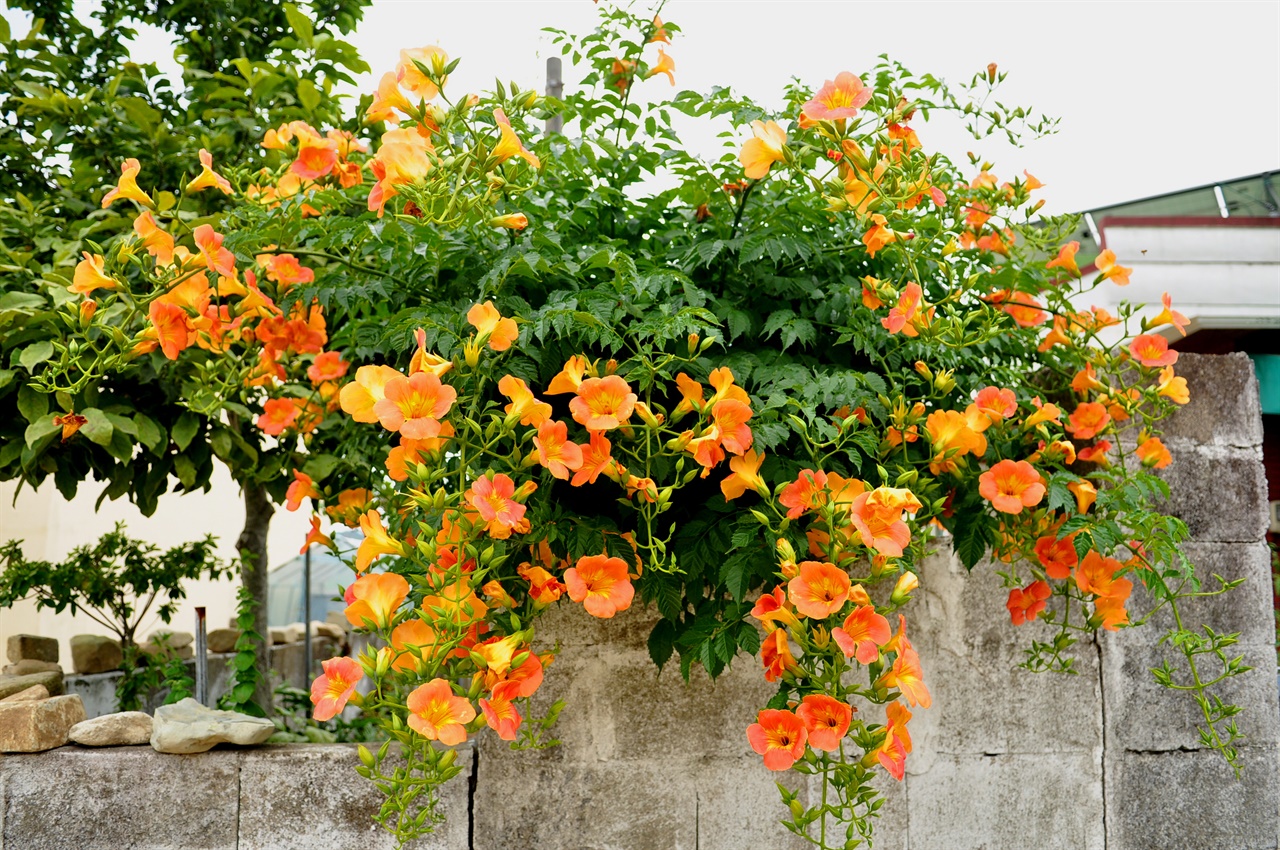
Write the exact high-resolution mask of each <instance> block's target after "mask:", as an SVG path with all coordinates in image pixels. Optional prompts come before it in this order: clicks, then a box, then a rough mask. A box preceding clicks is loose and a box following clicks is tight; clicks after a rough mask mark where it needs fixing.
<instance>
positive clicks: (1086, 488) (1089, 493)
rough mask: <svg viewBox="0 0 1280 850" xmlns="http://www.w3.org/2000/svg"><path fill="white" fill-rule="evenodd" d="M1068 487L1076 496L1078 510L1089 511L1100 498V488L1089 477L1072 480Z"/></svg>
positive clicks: (1081, 511)
mask: <svg viewBox="0 0 1280 850" xmlns="http://www.w3.org/2000/svg"><path fill="white" fill-rule="evenodd" d="M1067 489H1068V490H1070V491H1071V495H1073V496H1075V497H1076V511H1078V512H1079V513H1082V514H1083V513H1088V511H1089V507H1090V506H1091V505H1093V503H1094V502H1096V501H1097V500H1098V488H1096V487H1094V486H1093V482H1091V481H1089V480H1087V479H1084V478H1081V479H1080V480H1079V481H1072V482H1071V483H1070V484H1068V485H1067Z"/></svg>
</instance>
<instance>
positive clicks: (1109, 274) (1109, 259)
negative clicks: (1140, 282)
mask: <svg viewBox="0 0 1280 850" xmlns="http://www.w3.org/2000/svg"><path fill="white" fill-rule="evenodd" d="M1093 264H1094V266H1096V267H1097V269H1098V274H1100V275H1102V277H1103V278H1104V279H1106V280H1111V281H1114V282H1115V284H1116V286H1128V285H1129V275H1130V274H1131V273H1132V272H1133V269H1131V268H1126V267H1125V266H1121V265H1118V264H1117V263H1116V252H1115V251H1112V250H1111V249H1110V248H1108V249H1107V250H1105V251H1103V252H1102V253H1101V254H1099V255H1098V258H1097V259H1096V260H1094V261H1093Z"/></svg>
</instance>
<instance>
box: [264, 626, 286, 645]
mask: <svg viewBox="0 0 1280 850" xmlns="http://www.w3.org/2000/svg"><path fill="white" fill-rule="evenodd" d="M267 637H269V638H270V639H271V645H272V646H279V645H280V644H282V643H289V631H288V629H281V628H278V627H277V628H272V629H267Z"/></svg>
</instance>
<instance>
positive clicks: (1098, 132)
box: [8, 0, 1280, 213]
mask: <svg viewBox="0 0 1280 850" xmlns="http://www.w3.org/2000/svg"><path fill="white" fill-rule="evenodd" d="M89 1H90V0H82V2H89ZM594 13H595V7H594V4H592V3H589V2H587V0H538V1H537V2H535V0H523V2H518V1H517V0H490V2H483V0H467V1H466V2H457V0H438V1H437V0H430V1H428V0H376V2H375V3H374V5H373V7H372V8H371V9H369V10H367V11H366V13H365V20H364V22H363V24H362V25H361V27H360V29H359V30H358V31H357V32H356V34H355V37H354V39H353V40H354V42H355V43H356V45H357V46H358V47H359V48H360V51H361V54H362V55H363V56H364V58H365V60H366V61H367V62H369V64H370V65H371V66H372V67H373V73H372V74H371V75H370V76H369V79H368V83H367V87H369V88H372V86H373V85H374V83H375V81H376V79H377V77H379V76H381V74H382V73H383V72H384V71H387V70H390V69H391V68H392V67H393V66H394V64H395V61H396V55H397V51H398V50H399V49H400V48H401V47H414V46H422V45H425V44H439V45H440V46H442V47H444V48H445V50H446V51H448V53H449V54H450V56H451V57H462V60H463V61H462V63H461V64H460V66H459V68H458V70H457V72H456V73H455V74H454V76H453V80H452V82H451V85H450V89H451V90H476V89H480V88H485V87H490V86H492V81H493V79H494V77H495V76H500V77H501V78H502V79H503V81H504V82H505V81H509V80H512V79H514V80H516V81H517V82H519V83H520V84H521V85H522V86H526V87H536V88H538V89H539V90H541V89H542V87H543V74H544V65H545V59H546V57H547V56H550V55H555V53H556V51H555V49H554V47H553V46H552V45H551V43H550V40H549V37H548V36H546V35H545V34H543V33H541V32H540V30H541V28H542V27H545V26H556V27H559V28H562V29H569V30H578V31H581V30H583V29H586V28H590V27H591V26H592V25H593V21H594ZM8 16H9V17H10V18H11V19H13V18H15V17H16V15H15V13H13V12H10V13H8ZM663 18H664V19H665V20H668V21H673V22H675V23H676V24H678V25H679V26H680V27H681V29H682V32H681V34H680V35H679V36H677V37H676V38H675V40H674V44H673V45H671V47H670V48H669V50H668V52H669V53H670V55H671V56H672V57H673V58H674V59H675V61H676V82H677V85H676V87H675V88H674V89H672V88H670V87H669V86H668V84H667V82H666V81H665V79H663V78H655V79H653V80H650V81H648V82H647V83H645V84H644V91H645V93H646V94H647V95H651V96H653V97H659V96H662V95H663V94H666V93H672V94H673V93H675V92H677V91H679V90H681V89H683V88H694V89H698V90H704V91H705V90H707V89H709V88H710V87H711V86H713V85H726V84H728V85H731V86H733V87H734V88H736V89H739V90H741V91H743V92H745V93H747V94H749V95H751V96H752V97H754V98H757V99H759V100H761V101H763V102H764V103H766V104H774V103H777V102H778V101H779V100H780V92H781V89H782V87H783V85H784V84H785V83H786V82H787V80H788V79H789V78H790V77H792V76H796V77H799V78H800V79H802V80H804V81H805V82H808V83H810V84H812V85H813V86H814V87H817V86H819V85H821V84H822V82H823V80H825V79H828V78H831V77H834V76H835V74H837V73H838V72H840V71H842V70H850V71H853V72H855V73H859V74H862V73H864V72H865V71H867V70H868V69H869V68H870V67H871V66H872V65H874V64H875V61H876V57H877V56H878V55H879V54H881V53H887V54H889V55H890V56H891V57H892V58H895V59H897V60H899V61H901V62H902V63H904V64H905V65H906V66H907V67H909V68H911V69H912V70H914V71H916V72H917V73H922V72H926V71H927V72H931V73H933V74H934V75H936V76H939V77H942V78H944V79H946V80H948V81H950V82H955V83H959V82H962V81H965V80H968V79H969V78H970V77H971V76H972V74H973V73H974V72H975V71H977V70H979V69H981V68H984V67H985V66H986V65H987V63H988V62H996V63H997V64H998V65H999V67H1000V68H1001V70H1003V71H1008V72H1009V77H1008V79H1007V80H1006V82H1005V84H1004V86H1003V87H1002V89H1001V91H1000V94H999V97H1000V99H1001V101H1002V102H1004V103H1006V104H1021V105H1027V104H1030V105H1032V106H1034V107H1035V108H1036V109H1037V110H1038V111H1042V112H1047V113H1048V114H1050V115H1056V116H1059V117H1061V119H1062V124H1061V129H1060V132H1059V133H1058V135H1056V136H1053V137H1050V138H1048V139H1045V140H1041V141H1039V142H1036V143H1033V144H1032V145H1031V146H1029V147H1028V148H1026V149H1024V150H1021V151H1014V150H1010V149H1008V147H1007V146H1005V145H1001V144H999V143H998V142H997V141H996V140H995V138H996V137H991V138H988V139H986V140H984V141H983V142H980V143H979V142H972V141H970V140H968V138H967V136H965V134H964V133H963V131H961V130H958V128H956V127H947V126H929V127H921V126H920V125H919V122H917V123H916V128H917V131H918V132H919V134H920V136H921V140H922V141H923V142H924V144H925V146H926V147H927V148H932V149H941V150H942V151H943V152H945V153H947V154H948V155H950V156H951V157H952V158H953V159H955V160H957V161H960V159H961V158H962V157H963V154H964V152H965V151H966V150H974V151H976V152H977V153H980V154H982V155H984V156H986V157H987V158H988V159H993V160H995V162H996V169H995V170H996V173H997V174H998V175H999V176H1000V177H1001V178H1007V177H1012V176H1013V175H1015V174H1018V173H1020V172H1021V171H1022V169H1024V168H1026V169H1029V170H1030V171H1031V172H1032V173H1034V174H1035V175H1036V176H1037V177H1038V178H1040V180H1042V181H1043V182H1044V183H1045V184H1046V188H1045V190H1044V192H1043V197H1045V198H1046V199H1047V200H1048V204H1047V206H1046V208H1045V212H1046V213H1054V212H1071V211H1076V210H1081V209H1087V208H1090V207H1097V206H1102V205H1105V204H1109V203H1114V202H1119V201H1125V200H1131V199H1134V198H1139V197H1143V196H1147V195H1153V194H1160V193H1164V192H1170V191H1176V190H1179V189H1184V188H1188V187H1191V186H1196V185H1201V184H1205V183H1211V182H1214V181H1218V180H1227V179H1230V178H1234V177H1240V176H1244V175H1247V174H1252V173H1256V172H1259V171H1265V170H1269V169H1274V168H1277V167H1280V51H1278V50H1277V35H1280V2H1275V0H1268V2H1223V1H1222V0H1218V2H1169V0H1164V1H1163V2H1114V0H1113V1H1112V2H1079V0H1076V2H1063V3H1059V2H1031V0H1022V2H982V3H977V2H971V3H960V2H952V3H939V2H914V3H913V2H903V0H895V2H885V0H879V2H851V0H846V1H845V2H818V0H788V2H779V1H778V0H773V2H750V0H669V2H668V3H667V5H666V7H665V9H664V10H663ZM16 22H17V21H16V20H15V23H16ZM135 47H136V50H137V56H136V58H137V59H138V60H139V61H161V62H163V63H165V64H168V65H169V66H170V67H173V66H172V62H171V60H169V59H168V56H167V54H168V52H169V51H168V49H167V48H166V47H165V45H164V43H163V41H162V40H160V39H157V38H156V37H155V36H154V35H151V34H143V35H142V36H140V37H139V39H138V41H137V43H136V46H135ZM651 49H652V48H651ZM565 76H566V79H567V80H569V81H572V80H573V79H574V76H573V71H572V70H571V69H569V68H566V69H565ZM935 123H937V122H935ZM717 129H718V128H717ZM703 136H706V137H707V138H710V131H705V132H695V133H694V134H693V135H691V141H692V142H694V143H697V144H698V147H699V148H704V149H705V147H706V144H707V143H706V142H705V141H704V140H703V138H702V137H703ZM706 152H707V153H711V152H713V149H711V150H706Z"/></svg>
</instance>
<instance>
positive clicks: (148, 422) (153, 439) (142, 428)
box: [133, 413, 164, 451]
mask: <svg viewBox="0 0 1280 850" xmlns="http://www.w3.org/2000/svg"><path fill="white" fill-rule="evenodd" d="M133 427H134V428H135V429H136V430H137V434H138V439H139V440H140V441H141V442H142V445H144V446H146V447H147V448H149V449H151V450H153V451H155V450H158V449H159V448H160V447H161V446H162V445H164V431H162V430H160V426H159V425H157V424H156V421H155V420H154V419H152V418H151V417H150V416H147V415H146V414H145V413H136V414H134V417H133Z"/></svg>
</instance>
